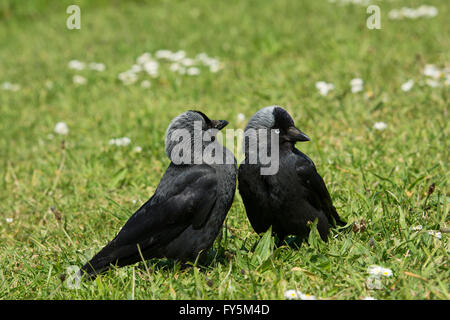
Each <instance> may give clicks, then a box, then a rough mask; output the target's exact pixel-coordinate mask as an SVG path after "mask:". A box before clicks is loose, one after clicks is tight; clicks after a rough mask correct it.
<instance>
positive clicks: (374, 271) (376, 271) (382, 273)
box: [367, 265, 393, 277]
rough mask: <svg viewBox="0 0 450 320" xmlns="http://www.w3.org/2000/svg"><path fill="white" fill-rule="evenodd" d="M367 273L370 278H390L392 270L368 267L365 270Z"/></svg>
mask: <svg viewBox="0 0 450 320" xmlns="http://www.w3.org/2000/svg"><path fill="white" fill-rule="evenodd" d="M367 272H368V273H369V274H370V275H372V276H385V277H390V276H392V274H393V273H392V270H391V269H388V268H383V267H380V266H375V265H374V266H370V267H369V268H368V269H367Z"/></svg>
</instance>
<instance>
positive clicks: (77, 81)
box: [72, 74, 87, 85]
mask: <svg viewBox="0 0 450 320" xmlns="http://www.w3.org/2000/svg"><path fill="white" fill-rule="evenodd" d="M72 81H73V83H75V84H77V85H84V84H86V83H87V79H86V78H85V77H83V76H80V75H78V74H76V75H74V76H73V77H72Z"/></svg>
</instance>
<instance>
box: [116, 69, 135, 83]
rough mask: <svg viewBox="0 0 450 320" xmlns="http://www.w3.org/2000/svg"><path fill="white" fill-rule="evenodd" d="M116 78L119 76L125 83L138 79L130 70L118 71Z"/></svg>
mask: <svg viewBox="0 0 450 320" xmlns="http://www.w3.org/2000/svg"><path fill="white" fill-rule="evenodd" d="M117 78H119V80H120V81H122V83H123V84H125V85H129V84H133V83H135V82H136V81H137V79H138V77H137V75H136V74H135V73H134V72H131V71H125V72H122V73H119V75H118V76H117Z"/></svg>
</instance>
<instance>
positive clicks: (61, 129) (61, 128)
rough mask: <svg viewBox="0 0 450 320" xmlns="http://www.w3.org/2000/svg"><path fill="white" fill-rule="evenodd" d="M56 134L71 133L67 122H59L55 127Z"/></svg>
mask: <svg viewBox="0 0 450 320" xmlns="http://www.w3.org/2000/svg"><path fill="white" fill-rule="evenodd" d="M55 132H56V133H57V134H60V135H66V134H68V133H69V127H68V126H67V124H66V123H65V122H62V121H61V122H58V123H57V124H56V125H55Z"/></svg>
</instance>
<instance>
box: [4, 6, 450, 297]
mask: <svg viewBox="0 0 450 320" xmlns="http://www.w3.org/2000/svg"><path fill="white" fill-rule="evenodd" d="M73 3H78V4H80V6H81V13H82V28H81V30H73V31H71V30H68V29H66V27H65V23H66V18H67V16H68V15H67V14H66V12H65V8H66V7H67V6H68V5H69V4H73ZM377 3H378V4H379V5H380V7H381V13H382V20H381V22H382V29H381V30H369V29H367V28H366V24H365V23H366V18H367V15H366V13H365V10H366V8H365V7H362V6H356V5H348V6H339V5H336V4H330V3H328V1H325V0H323V1H288V0H281V1H269V0H267V1H265V0H264V1H262V0H258V1H256V0H253V1H237V0H232V1H221V2H219V1H207V0H199V1H195V2H191V1H126V2H125V1H110V2H108V1H75V0H70V1H43V0H42V1H19V0H16V1H12V0H6V1H5V0H3V1H2V2H1V4H0V85H1V83H3V82H5V81H9V82H12V83H18V84H20V86H21V89H20V90H19V91H17V92H10V91H4V90H1V89H0V249H1V250H0V263H1V265H2V268H1V269H0V283H1V285H0V298H2V299H131V298H135V299H284V291H285V290H288V289H298V290H301V291H302V292H305V293H309V294H313V295H316V296H317V297H320V298H323V299H361V298H364V297H366V296H372V297H375V298H377V299H449V298H450V295H449V282H448V279H449V278H450V272H449V268H448V267H449V265H448V251H449V242H448V234H447V233H445V232H443V233H442V239H441V240H439V239H436V238H434V237H432V236H430V235H429V234H427V232H426V230H440V229H442V230H448V229H446V228H448V224H449V218H448V210H449V203H448V189H447V177H448V160H449V155H448V145H447V141H448V138H447V137H448V133H449V129H448V115H447V113H448V97H449V90H448V88H449V87H448V86H447V87H445V86H442V87H438V88H431V87H429V86H426V85H420V84H419V83H420V82H421V81H423V80H424V78H425V77H424V76H423V75H422V70H423V68H424V66H425V64H427V63H433V64H436V65H437V66H439V67H440V68H443V67H445V66H449V63H450V46H449V37H448V35H449V33H450V30H449V25H448V16H449V14H450V12H449V11H450V10H449V9H450V5H449V4H448V3H447V2H446V1H438V0H428V1H427V4H430V5H434V6H436V7H437V8H438V9H439V14H438V16H437V17H435V18H432V19H427V18H422V19H417V20H400V21H391V20H389V19H388V18H387V13H388V12H389V10H390V9H393V8H400V7H401V6H404V5H407V6H410V7H417V6H419V5H420V4H422V2H421V1H395V2H394V1H389V2H388V1H384V2H377ZM159 49H170V50H173V51H176V50H185V51H186V53H187V54H188V56H191V57H192V56H195V55H196V54H198V53H200V52H206V53H207V54H208V55H210V56H213V57H218V58H219V59H220V60H221V61H222V62H223V63H224V69H223V70H221V71H220V72H218V73H209V72H202V73H201V74H200V75H199V76H197V77H190V76H178V75H176V74H175V73H172V72H170V71H169V70H168V66H167V65H164V66H162V67H161V69H162V70H161V73H160V77H159V78H157V79H151V82H152V86H151V88H150V89H144V88H141V86H140V85H139V83H136V84H134V85H130V86H124V85H122V84H121V83H120V81H119V80H117V75H118V73H120V72H123V71H125V70H127V69H128V68H129V67H130V66H131V65H132V64H133V63H134V61H135V59H136V58H137V57H138V56H139V55H140V54H142V53H143V52H146V51H148V52H151V53H154V52H155V51H156V50H159ZM72 59H77V60H81V61H85V62H91V61H97V62H103V63H105V64H106V66H107V69H106V71H104V72H95V71H89V70H83V71H74V70H71V69H69V68H68V67H67V64H68V62H69V61H70V60H72ZM75 74H80V75H82V76H84V77H86V78H87V79H88V83H87V84H86V85H84V86H78V87H77V86H75V85H74V84H73V83H72V76H73V75H75ZM356 77H360V78H362V79H363V80H364V92H362V93H356V94H352V93H351V92H350V87H349V82H350V80H351V79H352V78H356ZM408 79H414V80H415V82H416V84H415V86H414V87H413V89H412V90H411V91H409V92H403V91H401V90H400V86H401V84H402V83H404V82H406V81H407V80H408ZM320 80H324V81H327V82H332V83H333V84H334V85H335V87H336V89H335V90H334V91H332V92H330V94H329V95H328V96H325V97H324V96H321V95H319V93H318V91H317V89H316V88H315V83H316V81H320ZM49 82H51V83H52V84H53V87H52V88H51V89H49V88H48V87H47V86H46V83H47V84H48V83H49ZM368 92H369V95H371V97H370V98H367V97H366V94H367V93H368ZM273 104H278V105H281V106H283V107H285V108H286V109H287V110H288V111H289V112H290V113H291V114H292V115H293V117H294V118H295V121H296V124H297V126H298V127H299V128H301V129H302V130H303V131H304V132H305V133H307V134H308V135H309V136H310V137H311V142H309V143H303V144H299V145H298V147H299V148H300V149H301V150H302V151H303V152H305V153H306V154H308V155H309V156H310V157H311V158H312V159H313V160H314V162H315V163H316V165H317V167H318V171H319V172H320V174H321V175H322V176H323V177H324V179H325V181H326V184H327V186H328V188H329V190H330V193H331V195H332V198H333V201H334V203H335V205H336V207H337V208H338V211H339V212H340V214H341V216H342V217H343V218H344V219H346V220H347V221H348V222H349V223H353V222H360V221H361V219H364V220H365V221H366V223H367V228H366V230H364V231H362V232H354V231H353V230H352V227H351V226H350V227H347V228H345V229H340V230H334V231H333V232H332V238H330V241H329V242H328V243H323V242H321V241H319V240H318V239H317V235H316V233H312V235H311V239H310V244H309V245H302V246H301V247H300V248H298V249H293V248H290V247H287V246H282V247H279V248H277V249H274V248H272V247H271V246H270V243H271V239H270V237H266V238H263V239H264V240H261V242H260V245H259V246H258V247H257V248H255V245H256V243H257V242H258V241H259V239H260V238H259V236H258V235H256V234H255V233H254V231H253V230H252V228H251V226H250V224H249V222H248V220H247V219H246V215H245V210H244V206H243V203H242V200H241V198H240V196H239V194H238V193H236V197H235V201H234V204H233V206H232V208H231V210H230V211H229V213H228V218H227V221H226V227H225V228H224V231H223V237H222V238H221V239H220V240H219V239H218V240H217V241H216V242H215V244H214V246H213V250H212V251H211V256H214V253H217V255H216V256H215V258H214V259H213V260H212V262H211V263H210V264H208V265H206V266H195V267H190V268H182V267H181V266H180V265H179V264H173V263H171V262H169V261H165V260H151V261H149V263H148V269H147V268H145V266H144V265H143V263H141V264H138V265H135V266H129V267H125V268H121V269H113V270H111V271H110V272H109V273H108V274H105V275H103V276H100V277H98V278H97V279H96V280H95V281H93V282H84V283H82V284H81V288H80V289H69V288H67V287H66V286H65V285H64V283H62V282H61V279H60V275H61V274H64V273H66V268H68V267H69V266H71V265H78V266H80V265H81V264H83V263H84V262H85V259H86V256H88V257H89V256H90V255H92V254H93V253H94V251H97V250H99V249H100V248H101V247H102V246H103V245H105V244H106V243H107V241H109V240H110V239H111V238H112V237H113V236H114V235H115V234H116V232H117V231H118V230H119V228H120V227H121V226H122V225H123V224H124V222H125V221H126V220H127V218H128V217H129V216H130V215H131V214H132V213H133V212H134V210H135V209H137V208H138V206H139V205H140V204H142V203H143V202H144V201H146V200H147V199H148V198H149V197H150V196H151V195H152V194H153V192H154V190H155V188H156V186H157V184H158V182H159V180H160V178H161V176H162V174H163V172H164V170H165V168H166V167H167V165H168V164H169V160H168V159H167V157H166V156H165V154H164V145H163V137H164V133H165V129H166V127H167V125H168V124H169V121H170V119H172V118H173V117H175V116H176V115H178V114H179V113H181V112H183V111H185V110H187V109H192V108H198V109H201V110H203V111H204V112H205V113H207V114H208V115H209V116H210V117H212V118H217V119H218V118H220V119H222V118H223V119H228V120H229V121H230V125H229V128H243V127H244V125H245V122H244V123H237V120H236V116H237V114H238V113H240V112H242V113H244V114H245V115H246V116H247V119H248V118H249V117H250V116H251V115H252V114H253V113H254V112H256V111H257V110H258V109H260V108H262V107H264V106H268V105H273ZM58 121H65V122H66V123H67V124H68V126H69V128H70V132H69V134H68V135H67V136H66V137H64V139H65V149H64V150H63V149H61V140H62V138H61V137H60V136H58V135H56V134H55V133H54V132H53V129H54V126H55V124H56V123H57V122H58ZM377 121H383V122H385V123H387V128H386V130H384V131H377V130H374V129H373V124H374V123H375V122H377ZM49 134H53V138H52V137H51V136H50V137H49ZM122 136H128V137H130V139H131V141H132V143H131V145H130V146H128V147H124V148H118V147H112V146H110V145H109V144H108V141H109V139H111V138H117V137H122ZM138 145H139V146H142V148H143V151H142V152H141V153H134V152H133V151H132V150H133V147H135V146H138ZM432 183H435V186H436V188H435V191H434V193H432V194H431V195H430V196H429V197H428V199H427V191H428V188H429V186H430V185H431V184H432ZM133 200H135V201H136V202H135V203H133ZM52 206H54V207H55V208H56V209H57V210H58V212H60V213H61V216H62V220H61V222H58V220H57V219H56V218H55V217H56V216H55V214H54V213H53V212H52V211H51V210H50V207H52ZM6 218H13V222H11V223H8V222H6ZM416 225H423V230H422V231H421V232H416V231H412V230H411V227H412V226H416ZM372 264H375V265H380V266H383V267H386V268H390V269H392V271H393V276H392V277H387V278H383V280H382V288H381V289H379V290H370V289H368V288H367V286H366V280H367V278H368V276H369V275H368V273H367V268H368V266H370V265H372Z"/></svg>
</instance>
